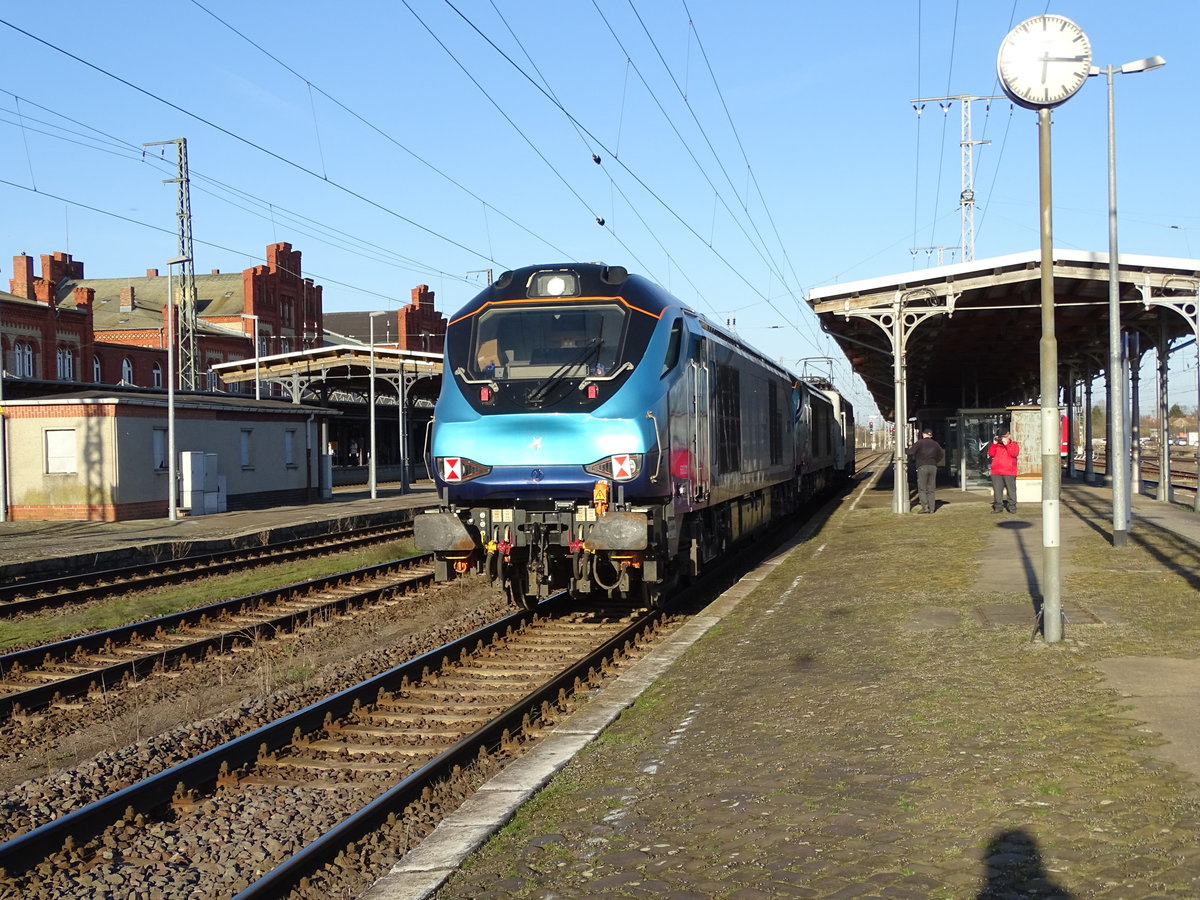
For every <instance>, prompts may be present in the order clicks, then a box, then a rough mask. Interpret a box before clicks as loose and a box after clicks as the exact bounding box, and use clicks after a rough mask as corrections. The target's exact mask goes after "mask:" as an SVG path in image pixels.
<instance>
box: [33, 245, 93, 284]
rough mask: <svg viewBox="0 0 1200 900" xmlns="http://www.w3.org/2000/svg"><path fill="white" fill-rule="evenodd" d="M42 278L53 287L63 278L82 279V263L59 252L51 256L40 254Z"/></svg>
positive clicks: (69, 255)
mask: <svg viewBox="0 0 1200 900" xmlns="http://www.w3.org/2000/svg"><path fill="white" fill-rule="evenodd" d="M42 277H43V278H45V279H46V280H47V281H48V282H50V283H51V284H53V285H57V284H58V283H59V282H60V281H62V280H63V279H64V278H70V279H80V278H83V263H82V262H76V261H75V260H73V259H71V254H70V253H63V252H62V251H61V250H60V251H56V252H55V253H53V254H46V253H43V254H42Z"/></svg>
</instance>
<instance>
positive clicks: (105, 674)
mask: <svg viewBox="0 0 1200 900" xmlns="http://www.w3.org/2000/svg"><path fill="white" fill-rule="evenodd" d="M432 580H433V566H432V556H431V555H430V554H423V555H419V556H413V557H409V558H406V559H401V560H394V561H392V562H388V563H382V564H380V565H376V566H369V567H367V568H364V569H355V570H352V571H348V572H341V573H338V574H336V575H330V576H324V577H321V578H315V579H311V580H309V581H305V582H300V583H297V584H291V585H287V586H284V587H281V588H274V589H271V590H267V591H261V592H259V593H256V594H251V595H248V596H245V597H238V598H235V599H232V600H225V601H221V602H219V603H213V604H209V605H207V606H201V607H196V608H194V609H190V610H186V611H184V612H180V613H172V614H171V615H167V616H162V617H159V618H156V619H149V620H145V621H142V622H137V623H134V624H132V625H126V626H122V627H120V628H113V629H109V630H107V631H101V632H94V633H92V634H87V635H83V636H80V637H75V638H71V639H68V640H65V641H59V642H57V643H54V644H45V645H41V646H38V647H33V648H30V649H27V650H20V651H16V652H14V653H7V654H4V655H3V656H0V720H2V719H5V718H8V717H10V716H12V717H19V716H23V715H28V714H29V713H30V712H31V711H34V710H41V709H44V708H46V707H53V706H62V705H64V704H68V703H84V702H87V699H88V698H89V697H90V698H96V697H98V696H100V695H102V694H104V693H105V692H108V691H111V690H113V689H116V688H119V687H121V686H123V685H128V684H129V683H130V682H132V681H136V680H138V679H141V678H145V677H147V676H152V675H161V674H164V673H167V672H169V671H170V670H172V669H175V668H177V667H179V666H181V665H186V664H187V663H188V662H189V661H193V660H200V659H203V658H205V657H206V656H207V655H208V654H210V653H215V652H226V653H228V652H237V650H238V649H239V648H241V647H244V646H247V645H249V644H252V643H253V642H255V641H257V640H262V639H264V638H273V637H276V636H278V635H280V634H285V633H290V632H292V631H295V630H296V629H298V628H301V627H303V626H304V625H306V624H308V623H311V622H314V621H320V620H322V619H324V618H326V617H329V616H332V615H338V614H342V613H344V612H345V611H347V610H349V609H354V608H357V607H361V606H364V605H367V604H371V603H378V602H383V601H387V600H389V599H391V598H392V597H394V596H396V595H399V594H402V593H404V592H406V591H409V590H413V589H415V588H417V587H419V586H421V585H424V584H428V583H430V582H432Z"/></svg>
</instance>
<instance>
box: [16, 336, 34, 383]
mask: <svg viewBox="0 0 1200 900" xmlns="http://www.w3.org/2000/svg"><path fill="white" fill-rule="evenodd" d="M13 374H15V375H16V376H17V377H18V378H32V377H33V345H32V344H27V343H25V341H17V343H16V345H15V346H14V347H13Z"/></svg>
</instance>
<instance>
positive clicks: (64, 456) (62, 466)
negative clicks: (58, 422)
mask: <svg viewBox="0 0 1200 900" xmlns="http://www.w3.org/2000/svg"><path fill="white" fill-rule="evenodd" d="M45 435H46V474H47V475H69V474H74V473H75V472H78V471H79V466H78V454H77V453H76V449H75V429H74V428H47V429H46V432H45Z"/></svg>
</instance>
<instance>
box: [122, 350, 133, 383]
mask: <svg viewBox="0 0 1200 900" xmlns="http://www.w3.org/2000/svg"><path fill="white" fill-rule="evenodd" d="M121 384H133V360H132V359H130V358H129V357H128V356H127V357H125V358H124V359H123V360H121Z"/></svg>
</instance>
